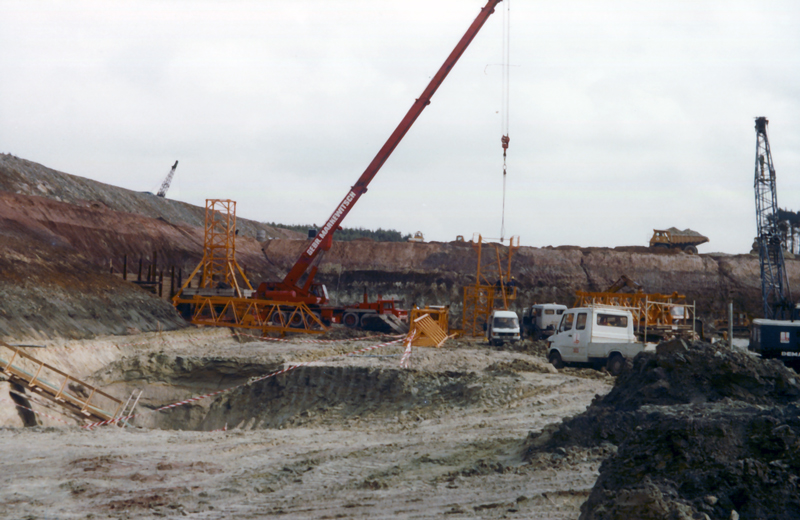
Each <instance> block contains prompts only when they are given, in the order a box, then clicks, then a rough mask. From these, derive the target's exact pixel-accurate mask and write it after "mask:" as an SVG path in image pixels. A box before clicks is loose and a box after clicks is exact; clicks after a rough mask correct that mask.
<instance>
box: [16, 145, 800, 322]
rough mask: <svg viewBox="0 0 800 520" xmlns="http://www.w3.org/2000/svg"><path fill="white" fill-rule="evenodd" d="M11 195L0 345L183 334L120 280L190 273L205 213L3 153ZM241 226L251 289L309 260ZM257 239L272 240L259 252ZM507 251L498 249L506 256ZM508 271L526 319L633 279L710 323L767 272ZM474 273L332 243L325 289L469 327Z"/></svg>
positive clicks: (541, 259)
mask: <svg viewBox="0 0 800 520" xmlns="http://www.w3.org/2000/svg"><path fill="white" fill-rule="evenodd" d="M0 188H2V189H0V240H2V242H3V246H4V247H3V248H2V251H1V252H0V264H1V265H2V269H3V272H2V274H3V279H2V281H0V290H2V291H3V292H4V294H6V296H7V297H6V298H5V299H3V300H2V301H0V335H2V334H6V335H12V334H28V335H35V334H40V333H42V334H59V335H62V336H67V337H86V336H89V335H92V334H98V333H119V332H120V331H124V330H127V329H128V328H133V329H138V330H142V331H146V330H157V328H158V327H172V326H174V325H173V324H175V323H178V321H177V317H176V316H175V315H174V314H171V311H170V310H169V309H168V306H165V304H164V302H163V301H160V300H158V299H157V298H152V297H151V296H150V295H149V294H148V293H146V292H144V291H142V290H141V289H139V288H137V287H134V286H133V284H131V283H125V282H124V281H121V280H119V275H120V272H121V271H122V269H123V263H124V260H125V259H126V258H127V262H128V273H129V274H131V275H133V273H135V272H136V270H137V269H138V263H139V262H141V263H142V264H143V266H144V269H145V270H147V268H148V266H149V265H151V264H155V269H156V270H157V271H158V272H159V273H162V272H163V273H166V274H165V276H167V275H168V274H171V272H172V268H174V269H175V272H176V273H178V274H177V275H176V276H179V277H180V276H186V275H187V274H188V273H190V272H191V271H192V270H193V269H194V268H195V267H196V266H197V264H198V263H199V262H200V260H201V258H202V245H203V228H202V223H203V218H204V208H200V207H196V206H191V205H188V204H184V203H180V202H176V201H171V200H169V199H163V198H159V197H155V196H153V195H151V194H147V193H137V192H132V191H130V190H124V189H121V188H116V187H114V186H109V185H105V184H102V183H97V182H95V181H90V180H87V179H81V178H80V177H76V176H72V175H68V174H64V173H61V172H56V171H54V170H51V169H48V168H46V167H44V166H41V165H37V164H35V163H32V162H30V161H25V160H22V159H18V158H16V157H13V156H10V155H0ZM274 219H275V220H280V216H275V217H274ZM237 222H238V228H239V229H240V230H241V233H240V234H239V236H238V238H237V242H236V251H237V260H238V262H239V264H240V265H242V266H243V267H244V268H245V270H246V271H247V274H248V276H249V278H250V279H251V281H252V282H253V285H254V286H255V285H257V284H258V283H259V282H260V281H263V280H277V279H281V278H282V277H283V276H284V275H285V274H286V272H288V271H289V269H290V268H291V266H292V265H293V263H294V262H295V260H296V259H297V258H298V257H299V255H300V254H301V252H302V251H303V249H304V248H305V244H306V240H305V239H303V238H298V234H296V233H293V232H291V231H286V230H283V231H281V230H276V229H273V228H269V227H268V226H267V227H265V226H263V225H261V224H258V223H254V222H252V221H247V220H246V219H237ZM257 229H264V230H266V231H267V236H268V237H270V238H271V239H270V240H268V241H267V242H264V243H259V242H258V241H256V239H255V232H256V230H257ZM273 237H277V238H273ZM292 237H294V238H292ZM262 249H263V252H262ZM506 251H507V250H506V249H505V248H501V251H500V256H501V257H502V258H505V254H506ZM496 262H497V255H496V253H495V250H494V247H493V246H484V248H483V255H482V259H481V263H482V265H483V266H484V267H485V269H484V272H485V273H487V279H488V280H489V282H490V283H492V279H494V278H496V275H494V274H493V272H496V265H497V264H496ZM511 265H512V273H513V274H514V276H515V277H516V281H517V282H518V285H519V298H518V299H517V301H516V302H515V303H514V308H515V309H516V310H521V308H522V307H524V306H525V305H529V304H532V303H535V302H540V303H541V302H559V303H565V304H571V303H572V302H573V301H574V299H575V291H577V290H588V291H601V290H604V289H605V288H607V287H608V286H609V285H611V284H612V283H613V282H614V281H616V280H617V279H618V278H619V277H620V276H621V275H623V274H625V275H627V276H628V277H630V278H631V279H633V280H636V281H637V282H639V283H640V284H641V285H642V286H643V287H644V289H645V291H646V292H650V293H664V294H672V293H674V292H677V293H679V294H682V295H685V296H686V297H687V299H688V300H689V301H690V302H691V301H695V302H697V305H698V315H700V316H701V317H704V318H714V317H720V316H722V315H724V314H725V310H726V307H727V303H728V302H730V301H732V302H733V303H734V305H735V307H736V309H737V310H742V311H746V312H750V313H752V314H755V315H758V314H760V305H761V304H760V300H761V295H760V286H761V285H760V277H759V276H760V273H759V264H758V259H757V258H756V257H753V256H751V255H737V256H731V255H721V254H720V255H713V254H712V255H688V254H684V253H680V252H673V251H665V252H655V251H652V250H649V249H648V248H644V247H633V246H630V247H618V248H614V249H610V248H580V247H577V246H560V247H555V248H553V247H545V248H536V247H521V248H520V249H519V250H518V251H516V253H515V254H514V256H513V260H512V264H511ZM786 265H787V271H788V273H789V280H798V279H800V276H798V275H800V261H798V260H794V259H791V260H787V262H786ZM112 269H113V272H114V276H110V273H111V271H112ZM476 269H477V253H476V250H475V249H474V248H473V247H472V245H471V244H470V243H469V242H449V243H442V242H431V243H410V242H403V243H399V242H397V243H387V242H374V241H371V240H356V241H352V242H334V244H333V247H332V248H331V250H330V251H328V252H326V253H325V254H324V257H323V258H322V261H321V262H320V264H319V273H318V274H317V278H318V280H320V281H322V282H323V283H325V284H326V285H327V288H328V292H329V294H330V296H331V300H332V302H333V303H335V304H346V303H354V302H357V301H360V300H361V299H362V297H363V293H364V291H365V290H366V291H367V292H368V293H369V294H370V297H372V298H374V297H375V296H376V295H377V294H382V295H383V296H384V297H387V298H396V299H399V300H403V301H404V303H405V305H406V306H410V305H412V304H416V305H420V306H422V305H426V304H433V305H447V304H449V305H451V308H452V311H451V315H452V316H460V313H461V302H462V298H463V287H464V286H466V285H471V284H474V283H475V273H476ZM159 276H160V274H159ZM181 279H182V278H181ZM165 283H166V290H165V291H164V292H165V294H164V295H163V298H168V297H169V294H168V293H169V286H170V281H167V282H165ZM104 284H105V285H104ZM51 286H52V287H53V289H50V287H51ZM99 287H105V288H104V289H100V288H99ZM794 289H795V292H800V287H795V288H794ZM87 302H90V303H87ZM38 309H42V311H40V310H38ZM168 315H169V317H168ZM3 320H5V321H3ZM453 325H458V321H457V320H456V321H454V323H453Z"/></svg>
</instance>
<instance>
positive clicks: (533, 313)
mask: <svg viewBox="0 0 800 520" xmlns="http://www.w3.org/2000/svg"><path fill="white" fill-rule="evenodd" d="M566 310H567V306H566V305H561V304H558V303H537V304H534V305H531V306H530V307H527V308H526V309H525V310H524V311H523V312H522V329H523V331H524V332H525V334H526V335H528V336H530V337H532V338H533V339H547V338H548V337H549V336H552V335H553V334H554V333H555V331H556V328H557V327H558V323H559V322H560V321H561V316H562V315H563V314H564V311H566Z"/></svg>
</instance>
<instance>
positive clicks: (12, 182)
mask: <svg viewBox="0 0 800 520" xmlns="http://www.w3.org/2000/svg"><path fill="white" fill-rule="evenodd" d="M0 190H4V191H8V192H11V193H17V194H21V195H35V196H37V197H45V198H49V199H53V200H55V201H58V202H67V203H69V204H76V205H78V206H84V207H89V208H105V209H110V210H113V211H122V212H125V213H136V214H138V215H143V216H145V217H150V218H158V219H162V220H166V221H167V222H171V223H173V224H179V225H180V224H183V225H189V226H196V227H203V223H204V222H205V208H201V207H198V206H194V205H192V204H186V203H185V202H179V201H176V200H171V199H168V198H161V197H156V196H155V195H154V194H152V193H148V192H140V191H132V190H127V189H125V188H119V187H117V186H111V185H109V184H105V183H102V182H97V181H93V180H91V179H85V178H83V177H78V176H76V175H70V174H68V173H63V172H59V171H57V170H53V169H51V168H47V167H46V166H43V165H41V164H38V163H35V162H32V161H28V160H25V159H20V158H19V157H15V156H13V155H10V154H0ZM209 198H212V196H209ZM236 220H237V228H238V229H239V231H240V235H242V236H249V237H252V238H255V237H256V231H257V230H263V231H265V232H266V233H267V236H268V237H271V238H295V237H299V236H300V235H299V234H298V233H296V232H294V231H290V230H288V229H281V228H274V227H272V226H267V225H264V224H261V223H259V222H255V221H253V220H248V219H244V218H237V219H236Z"/></svg>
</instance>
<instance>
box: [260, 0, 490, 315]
mask: <svg viewBox="0 0 800 520" xmlns="http://www.w3.org/2000/svg"><path fill="white" fill-rule="evenodd" d="M501 1H502V0H489V1H488V2H487V3H486V5H485V6H484V7H482V8H481V12H480V14H478V17H477V18H475V21H473V22H472V25H470V26H469V29H467V32H466V33H465V34H464V36H462V37H461V40H460V41H459V42H458V44H457V45H456V46H455V48H454V49H453V51H452V52H451V53H450V55H449V56H448V57H447V59H446V60H445V62H444V64H442V66H441V67H440V68H439V71H438V72H437V73H436V75H435V76H433V78H432V79H431V81H430V83H428V86H427V87H426V88H425V90H424V91H423V92H422V95H421V96H420V97H419V99H417V100H416V101H414V104H413V105H411V108H410V109H409V110H408V113H406V115H405V117H404V118H403V119H402V121H400V124H399V125H397V128H395V130H394V132H392V135H390V136H389V139H388V140H387V141H386V143H385V144H384V145H383V147H382V148H381V149H380V150H379V151H378V154H377V155H376V156H375V158H374V159H373V160H372V162H371V163H369V166H367V169H366V170H364V173H362V174H361V177H359V178H358V181H356V183H355V185H353V186H352V187H351V188H350V191H349V192H348V193H347V195H345V197H344V199H342V202H340V203H339V205H338V206H337V207H336V210H335V211H334V212H333V214H332V215H331V216H330V218H328V220H327V222H326V223H325V225H324V226H322V228H321V229H320V231H319V233H318V234H317V236H316V237H315V238H314V240H312V241H311V243H310V244H309V246H308V247H307V248H306V250H305V251H303V253H302V254H301V255H300V258H298V259H297V261H296V262H295V264H294V266H293V267H292V269H291V270H290V271H289V273H288V274H287V275H286V277H285V278H284V279H283V281H282V282H279V283H264V284H261V286H260V287H259V289H258V293H259V294H258V296H259V297H261V298H272V297H278V296H279V297H281V298H287V297H291V296H290V293H295V295H296V296H297V297H298V298H297V299H298V301H299V300H303V301H305V302H306V303H318V304H319V303H326V300H327V295H326V294H324V291H322V292H320V291H312V282H313V278H314V275H315V274H316V267H315V268H313V269H312V270H311V272H310V273H309V275H308V278H307V279H306V282H305V283H304V284H303V287H300V286H298V283H299V281H300V279H301V278H302V277H303V275H304V274H305V273H306V271H307V270H308V268H309V266H310V265H311V264H312V262H313V261H314V259H315V258H316V257H317V256H318V255H319V253H320V251H327V250H328V249H330V248H331V245H332V244H333V234H334V233H335V232H336V230H337V229H339V228H340V227H339V226H340V224H341V222H342V220H344V218H345V217H346V216H347V214H348V213H349V212H350V210H351V209H352V208H353V206H354V205H355V203H356V202H357V201H358V199H359V198H360V197H361V195H363V194H364V193H366V191H367V186H369V183H370V182H371V181H372V179H373V178H374V177H375V175H376V174H377V173H378V171H379V170H380V169H381V167H382V166H383V164H384V163H385V162H386V160H387V159H388V158H389V156H390V155H391V154H392V152H393V151H394V149H395V148H396V147H397V145H398V144H400V141H402V140H403V137H404V136H405V135H406V133H407V132H408V130H409V129H410V128H411V126H412V125H413V124H414V122H415V121H416V120H417V118H418V117H419V115H420V114H421V113H422V111H423V110H424V109H425V107H426V106H428V105H429V104H430V103H431V98H432V97H433V94H434V93H436V90H437V89H438V88H439V86H440V85H441V84H442V82H443V81H444V79H445V78H446V77H447V75H448V74H449V73H450V70H451V69H452V68H453V66H454V65H455V64H456V62H457V61H458V60H459V58H460V57H461V55H462V54H464V51H465V50H466V49H467V47H469V44H470V43H471V42H472V40H473V39H474V38H475V35H477V34H478V31H480V29H481V27H483V24H484V23H486V20H488V19H489V16H491V14H492V13H494V8H495V7H496V6H497V4H499V3H500V2H501Z"/></svg>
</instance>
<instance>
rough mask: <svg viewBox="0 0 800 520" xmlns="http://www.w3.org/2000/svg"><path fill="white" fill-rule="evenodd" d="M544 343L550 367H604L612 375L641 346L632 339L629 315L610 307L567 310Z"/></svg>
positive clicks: (634, 337) (615, 373) (628, 312)
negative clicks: (579, 364) (554, 330)
mask: <svg viewBox="0 0 800 520" xmlns="http://www.w3.org/2000/svg"><path fill="white" fill-rule="evenodd" d="M547 341H548V342H549V343H550V344H549V346H548V349H547V359H548V360H549V361H550V363H552V364H553V366H554V367H556V368H562V367H563V366H564V365H565V364H567V363H591V364H593V365H595V366H601V365H605V366H606V368H607V369H608V372H609V373H610V374H611V375H614V376H616V375H618V374H619V373H620V372H622V368H623V367H624V366H625V360H626V359H633V358H634V357H635V356H636V354H638V353H639V352H641V351H642V350H644V344H642V343H640V342H638V341H636V336H634V333H633V315H632V314H631V312H630V311H626V310H622V309H618V308H613V307H579V308H577V309H569V310H568V311H566V312H564V315H563V317H562V318H561V323H560V324H559V326H558V330H557V331H556V333H555V334H554V335H552V336H550V338H548V340H547Z"/></svg>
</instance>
